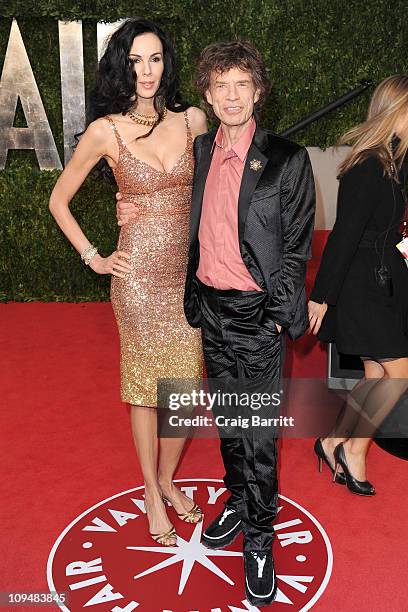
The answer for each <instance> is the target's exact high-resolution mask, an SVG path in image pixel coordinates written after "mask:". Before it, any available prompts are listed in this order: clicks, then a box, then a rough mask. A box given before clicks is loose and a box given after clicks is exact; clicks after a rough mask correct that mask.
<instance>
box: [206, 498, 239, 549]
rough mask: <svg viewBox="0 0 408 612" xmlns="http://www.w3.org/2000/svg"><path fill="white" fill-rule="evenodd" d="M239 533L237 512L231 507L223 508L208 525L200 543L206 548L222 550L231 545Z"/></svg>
mask: <svg viewBox="0 0 408 612" xmlns="http://www.w3.org/2000/svg"><path fill="white" fill-rule="evenodd" d="M241 531H242V521H241V517H240V513H239V511H238V510H237V509H236V508H232V507H231V506H225V508H224V510H223V511H222V512H220V514H219V515H218V516H217V517H216V518H215V519H214V520H213V522H212V523H210V525H208V527H207V529H206V530H205V531H204V533H203V535H202V538H201V541H202V543H203V544H204V546H206V547H207V548H224V547H225V546H228V545H229V544H231V543H232V542H233V541H234V540H235V538H236V537H237V535H238V534H239V533H240V532H241Z"/></svg>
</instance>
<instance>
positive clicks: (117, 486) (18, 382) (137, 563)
mask: <svg viewBox="0 0 408 612" xmlns="http://www.w3.org/2000/svg"><path fill="white" fill-rule="evenodd" d="M0 319H1V327H2V333H1V358H2V364H1V378H2V398H3V402H2V411H1V435H2V445H1V466H2V478H1V483H2V488H3V492H2V504H1V510H0V515H1V516H0V523H1V540H0V543H1V547H2V555H1V558H0V576H1V582H0V591H25V592H27V591H47V590H48V585H47V575H46V571H47V558H48V556H49V553H50V551H51V549H52V547H53V544H54V542H55V541H56V539H57V538H58V536H59V534H60V533H61V532H62V531H63V530H64V529H65V528H66V527H67V526H68V525H69V524H70V523H71V522H72V521H74V519H76V518H77V517H78V516H79V515H80V514H82V513H84V512H86V511H87V510H88V509H90V508H91V507H92V506H95V505H96V504H98V503H99V502H102V501H103V500H105V499H107V498H110V497H112V496H116V495H117V496H118V497H117V498H116V499H115V500H112V501H111V502H108V503H107V504H104V505H102V506H100V507H99V508H97V509H95V510H94V511H91V513H89V514H87V515H85V516H84V517H83V518H82V519H80V521H79V523H77V524H76V525H74V526H73V528H72V530H71V531H70V532H69V533H68V534H67V536H66V537H65V538H64V539H63V541H62V542H61V545H60V546H59V547H58V549H57V551H56V554H55V561H54V567H53V575H54V579H55V580H56V581H57V582H58V585H62V584H63V585H66V586H67V587H68V585H72V584H74V583H80V582H81V581H82V582H83V581H86V580H90V581H91V582H90V583H89V584H88V585H84V586H80V587H78V586H77V587H76V588H74V589H72V590H71V592H70V597H71V598H72V599H71V601H72V605H71V606H70V609H71V610H73V612H76V611H77V610H82V609H87V610H92V609H97V610H100V611H103V612H105V610H115V612H118V611H119V610H125V609H126V610H131V609H134V608H132V607H131V604H129V602H130V601H135V602H137V603H138V604H139V605H138V606H137V608H138V609H139V610H146V611H148V612H155V611H156V610H160V611H162V610H167V611H172V612H190V611H193V610H194V611H199V612H204V611H205V612H213V611H215V612H224V611H225V612H227V611H229V610H232V611H235V612H236V611H241V610H244V611H245V610H246V611H247V610H252V612H254V610H256V609H255V608H251V607H248V605H247V604H245V603H242V602H244V600H245V597H244V590H243V580H242V559H241V558H240V557H239V556H230V557H225V556H219V557H217V556H210V557H207V558H206V559H204V560H201V561H202V562H199V561H197V560H196V561H195V563H194V565H193V566H191V567H190V568H189V567H188V548H187V543H188V542H189V541H190V539H191V538H192V537H193V531H194V528H192V527H191V526H187V525H184V524H181V525H180V523H179V522H176V521H177V519H176V517H175V516H174V514H172V510H170V511H169V513H170V515H171V517H172V520H174V522H175V524H176V525H177V529H178V531H179V534H180V535H181V537H182V538H183V540H184V541H185V542H186V544H185V550H186V551H187V552H186V557H185V559H184V561H183V562H182V561H178V562H177V563H175V562H174V559H173V561H172V564H170V563H169V560H170V559H171V555H169V554H167V553H166V554H164V553H157V551H154V552H149V551H144V552H143V553H142V552H141V551H138V550H135V549H127V548H126V547H127V546H133V547H136V548H138V547H146V546H147V547H150V546H154V543H153V542H151V541H149V540H148V538H147V537H146V535H145V524H146V519H145V516H144V514H143V511H142V507H141V506H140V505H139V506H138V505H137V501H138V500H142V491H140V490H139V491H131V492H130V493H124V494H123V495H121V496H120V495H119V494H121V493H122V492H126V491H128V490H129V489H134V488H136V487H139V486H140V485H141V477H140V472H139V470H138V466H137V460H136V456H135V452H134V449H133V443H132V439H131V433H130V427H129V418H128V409H127V407H126V406H125V405H122V404H121V403H120V400H119V394H118V389H119V369H118V366H119V361H118V339H117V332H116V326H115V322H114V319H113V315H112V311H111V307H110V304H100V303H97V304H43V303H31V304H14V303H10V304H2V305H0ZM292 349H293V347H291V346H290V347H289V351H288V358H287V368H288V369H289V370H290V371H291V373H292V375H295V376H324V375H325V358H324V353H323V352H322V350H321V348H320V347H319V346H318V345H316V343H315V342H314V340H313V339H311V338H310V337H306V338H304V339H303V340H302V341H300V342H298V343H296V351H295V352H293V350H292ZM369 459H370V461H369V478H370V479H371V480H372V481H373V482H374V483H375V485H376V487H377V495H376V496H375V497H374V498H372V499H365V498H361V497H358V496H354V495H351V494H350V493H349V492H348V491H347V490H346V489H345V487H340V486H338V485H334V484H332V483H331V482H330V476H329V473H328V471H327V470H325V471H324V473H323V474H318V472H317V469H316V463H315V461H314V456H313V455H312V440H310V439H309V440H285V441H284V442H283V448H282V452H281V469H280V487H281V494H282V496H283V497H282V500H281V502H282V510H281V511H280V514H279V517H278V519H277V521H278V522H279V524H280V525H281V527H280V528H279V530H277V533H278V534H279V537H280V539H279V540H278V541H277V542H276V543H275V545H274V551H275V557H276V564H277V571H278V575H279V576H281V578H280V580H279V583H278V584H279V587H280V589H281V595H280V601H278V602H276V603H275V604H273V608H272V607H271V609H276V610H277V611H278V610H279V609H282V610H284V609H287V610H306V609H309V608H310V607H312V608H313V609H314V610H324V611H327V612H332V611H334V610H341V611H347V612H348V611H350V612H351V611H353V612H358V611H370V612H371V611H372V610H381V612H385V611H393V612H394V611H403V610H406V609H407V597H408V587H407V582H406V571H407V567H408V554H407V550H406V548H407V547H406V542H407V538H406V534H405V526H406V513H407V502H408V493H407V490H406V488H405V483H406V478H405V475H406V467H407V466H406V463H405V462H403V461H401V460H398V459H396V458H394V457H392V456H390V455H388V454H386V453H384V452H383V451H381V450H380V449H378V448H377V447H376V446H373V447H372V448H371V451H370V456H369ZM222 473H223V472H222V468H221V461H220V457H219V453H218V443H217V442H216V441H214V440H194V441H192V442H191V443H190V444H189V445H188V447H187V449H186V453H185V457H184V460H183V462H182V465H181V467H180V470H179V472H178V474H177V478H179V479H186V480H187V482H185V483H184V485H185V486H192V487H196V490H195V491H194V495H195V497H196V499H197V501H199V503H200V504H202V505H203V508H204V510H205V522H206V523H207V522H208V521H209V520H210V518H211V516H213V515H214V513H215V511H216V508H218V507H219V505H217V506H215V505H214V504H211V503H209V497H208V496H209V492H210V493H211V491H213V493H214V492H215V491H216V490H217V489H218V488H219V487H220V486H221V483H219V482H217V480H219V479H220V478H221V477H222ZM197 479H202V480H197ZM211 487H212V488H211ZM286 498H288V500H289V501H288V500H287V499H286ZM132 499H135V500H136V502H133V501H132ZM210 501H211V500H210ZM292 502H294V503H292ZM294 504H297V505H299V506H300V508H298V506H296V505H294ZM305 511H306V512H305ZM115 512H116V513H115ZM124 512H125V513H128V514H127V515H124V514H123V513H124ZM95 518H98V519H99V521H102V523H101V522H99V523H95ZM282 523H283V525H282ZM288 523H289V524H288ZM87 525H88V527H89V526H90V525H91V527H92V526H93V529H94V530H93V531H92V530H91V531H89V530H88V531H86V530H85V531H80V529H81V528H83V527H86V526H87ZM98 525H99V531H98V530H96V531H95V526H98ZM101 525H102V527H101ZM103 525H105V527H104V526H103ZM106 525H107V526H108V527H106ZM319 525H320V526H321V529H320V527H319ZM109 528H110V530H109ZM291 534H292V535H291ZM302 534H303V535H302ZM302 538H303V541H302ZM326 540H327V541H326ZM88 543H89V545H88ZM84 544H85V546H84ZM91 545H92V547H93V548H92V547H91ZM239 545H240V541H239V540H237V542H235V544H234V545H233V546H232V547H231V550H232V551H239ZM87 547H88V549H87ZM330 548H331V549H332V551H333V569H332V571H331V572H330V567H329V569H328V564H329V566H330ZM93 550H95V552H93ZM97 558H101V559H102V563H103V572H102V571H99V572H98V571H90V570H92V568H89V567H88V573H84V571H83V569H84V566H82V570H80V567H79V566H78V563H77V564H76V569H75V563H74V562H79V561H83V562H84V561H85V560H87V561H90V560H92V559H97ZM166 560H167V561H168V565H167V567H162V568H161V569H160V568H159V569H157V571H155V572H153V573H150V574H146V575H144V576H142V577H139V578H137V579H134V576H135V575H138V574H141V573H143V572H146V570H148V569H149V568H151V567H153V566H156V565H157V564H159V563H161V564H163V563H164V562H165V561H166ZM190 561H191V559H190ZM70 563H71V566H70V569H67V568H69V564H70ZM203 563H207V566H205V565H204V564H203ZM211 563H212V564H213V565H211ZM72 564H74V565H72ZM190 565H191V563H190ZM78 568H79V569H78ZM214 568H216V569H215V570H214ZM67 571H68V574H69V575H68V576H66V573H67ZM216 571H218V575H217V574H216V573H215V572H216ZM69 572H71V573H69ZM75 572H76V573H75ZM183 572H184V582H185V584H184V586H183V584H182V581H183V580H182V573H183ZM220 573H222V574H223V575H224V578H223V577H221V575H220ZM103 576H105V579H104V578H103ZM225 577H226V578H227V579H226V578H225ZM324 581H326V582H327V585H324V584H323V586H322V582H323V583H324ZM231 582H234V583H235V585H232V584H231ZM108 583H109V584H111V585H112V587H113V589H112V590H111V591H109V587H107V585H108ZM103 589H105V591H104V597H105V600H104V603H96V600H95V596H96V594H97V593H98V592H101V591H103ZM319 589H320V591H321V592H320V594H319V592H318V591H319ZM180 590H182V593H181V594H180V595H178V592H180ZM109 592H110V593H112V592H114V593H119V592H120V593H122V594H123V598H120V596H118V595H116V596H115V597H117V599H115V600H112V601H110V602H109V599H106V598H107V597H108V598H109ZM99 597H100V598H101V597H102V598H103V596H102V595H99ZM92 598H94V602H92V601H91V600H92ZM313 598H315V601H314V602H313ZM89 601H90V602H91V603H90V604H89V605H88V606H87V607H86V608H83V605H84V604H85V603H86V602H89ZM126 605H127V606H128V607H126ZM129 606H130V607H129ZM4 609H5V610H14V609H15V610H22V609H23V610H25V609H27V610H28V609H31V608H30V606H29V605H27V604H26V605H25V606H23V607H19V608H17V607H13V606H7V607H5V608H4ZM33 609H34V608H33ZM54 609H56V608H55V607H54ZM268 609H269V608H268Z"/></svg>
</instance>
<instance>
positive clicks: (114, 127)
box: [103, 115, 125, 146]
mask: <svg viewBox="0 0 408 612" xmlns="http://www.w3.org/2000/svg"><path fill="white" fill-rule="evenodd" d="M103 119H106V120H107V121H108V123H109V127H110V128H111V129H112V130H113V131H114V133H115V136H116V140H117V141H118V145H119V146H123V145H124V144H125V143H124V142H123V140H122V137H121V135H120V134H119V132H118V129H117V127H116V125H115V122H114V120H113V119H112V117H109V115H105V116H104V117H103Z"/></svg>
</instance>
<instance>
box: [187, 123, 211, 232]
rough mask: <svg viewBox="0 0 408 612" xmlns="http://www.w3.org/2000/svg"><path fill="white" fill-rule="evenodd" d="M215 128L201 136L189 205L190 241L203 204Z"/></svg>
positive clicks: (197, 224)
mask: <svg viewBox="0 0 408 612" xmlns="http://www.w3.org/2000/svg"><path fill="white" fill-rule="evenodd" d="M216 133H217V129H215V130H211V131H210V132H208V134H206V136H205V138H203V142H202V143H201V147H200V152H199V156H198V159H197V160H196V168H195V174H194V187H193V197H192V205H191V216H190V229H191V232H190V243H192V242H193V241H195V240H196V236H197V233H198V227H199V225H200V217H201V209H202V205H203V196H204V189H205V182H206V180H207V176H208V172H209V170H210V165H211V159H212V156H211V149H212V146H213V142H214V139H215V135H216Z"/></svg>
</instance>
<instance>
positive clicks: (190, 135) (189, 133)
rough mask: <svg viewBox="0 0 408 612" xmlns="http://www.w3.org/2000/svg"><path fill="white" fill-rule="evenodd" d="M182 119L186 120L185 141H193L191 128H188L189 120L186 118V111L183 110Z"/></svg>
mask: <svg viewBox="0 0 408 612" xmlns="http://www.w3.org/2000/svg"><path fill="white" fill-rule="evenodd" d="M183 115H184V121H185V122H186V128H187V142H189V143H191V142H192V141H193V135H192V133H191V128H190V120H189V118H188V113H187V111H186V110H185V111H184V113H183Z"/></svg>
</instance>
